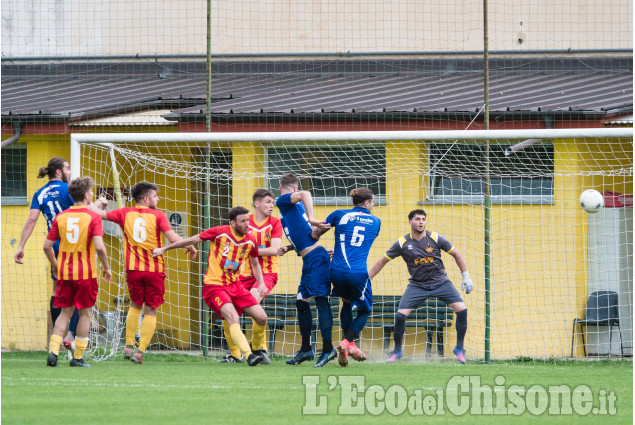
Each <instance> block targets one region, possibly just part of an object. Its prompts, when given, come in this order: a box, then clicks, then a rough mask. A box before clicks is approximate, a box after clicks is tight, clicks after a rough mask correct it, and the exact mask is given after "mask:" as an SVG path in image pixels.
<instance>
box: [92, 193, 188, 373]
mask: <svg viewBox="0 0 635 425" xmlns="http://www.w3.org/2000/svg"><path fill="white" fill-rule="evenodd" d="M131 193H132V197H133V198H134V200H135V206H134V207H133V208H129V207H124V208H118V209H116V210H113V211H102V210H97V209H93V211H95V212H96V213H98V214H99V215H100V217H101V218H102V219H104V220H109V221H112V222H114V223H117V224H118V225H119V227H121V230H122V231H123V236H124V258H125V267H126V280H127V282H128V291H129V292H130V309H128V316H127V318H126V346H125V347H124V349H123V357H124V359H126V360H131V361H132V362H134V363H136V364H142V363H143V354H144V353H145V351H146V349H147V348H148V344H150V341H151V340H152V336H153V335H154V331H155V330H156V326H157V309H158V308H159V306H161V305H162V304H163V303H164V302H165V260H164V258H163V256H158V257H157V258H152V250H153V249H155V248H160V247H161V233H163V234H164V235H165V237H166V239H167V240H169V241H170V242H171V243H174V242H178V241H180V240H182V239H183V238H181V237H180V236H179V235H177V234H176V232H175V231H174V230H172V227H170V223H168V219H167V217H166V216H165V213H163V211H159V210H157V209H156V208H157V204H158V203H159V195H158V188H157V186H156V185H154V184H152V183H148V182H140V183H137V184H135V185H134V186H133V187H132V191H131ZM185 249H186V251H189V253H190V258H191V259H194V258H196V248H194V247H193V246H186V248H185ZM142 310H143V320H142V321H141V331H140V333H141V338H140V340H139V347H138V348H137V350H136V351H135V349H134V342H135V341H134V338H135V332H136V330H137V327H138V326H139V317H140V316H141V311H142Z"/></svg>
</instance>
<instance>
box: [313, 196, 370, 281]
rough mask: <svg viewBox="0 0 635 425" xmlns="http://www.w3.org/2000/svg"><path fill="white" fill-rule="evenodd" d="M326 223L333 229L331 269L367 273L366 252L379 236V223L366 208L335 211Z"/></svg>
mask: <svg viewBox="0 0 635 425" xmlns="http://www.w3.org/2000/svg"><path fill="white" fill-rule="evenodd" d="M326 222H327V223H329V224H330V225H331V226H332V227H335V249H334V252H333V259H332V260H331V268H336V269H340V270H348V271H357V272H367V271H368V269H367V265H366V261H367V260H368V252H369V251H370V247H371V246H372V245H373V242H374V241H375V238H376V237H377V235H378V234H379V228H380V227H381V221H380V220H379V219H378V218H377V217H375V216H374V215H372V214H371V213H369V212H368V210H367V209H366V208H361V207H355V208H353V209H350V210H335V211H333V212H332V213H331V214H330V215H329V216H328V217H327V218H326Z"/></svg>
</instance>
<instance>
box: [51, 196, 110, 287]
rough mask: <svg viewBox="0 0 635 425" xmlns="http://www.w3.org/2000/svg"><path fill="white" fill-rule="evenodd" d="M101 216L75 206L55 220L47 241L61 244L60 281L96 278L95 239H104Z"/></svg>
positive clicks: (58, 260) (57, 216) (58, 257)
mask: <svg viewBox="0 0 635 425" xmlns="http://www.w3.org/2000/svg"><path fill="white" fill-rule="evenodd" d="M103 235H104V229H103V226H102V223H101V217H99V215H98V214H95V213H94V212H92V211H90V210H89V209H88V208H85V207H75V206H72V207H70V208H68V209H66V210H64V211H62V212H61V213H59V214H58V215H56V216H55V218H54V219H53V224H52V225H51V230H50V231H49V233H48V235H47V236H46V238H47V239H48V240H50V241H57V240H59V241H60V249H59V253H58V255H57V269H58V273H59V275H58V278H59V279H62V280H82V279H91V278H96V277H97V264H96V262H95V242H94V241H93V236H103Z"/></svg>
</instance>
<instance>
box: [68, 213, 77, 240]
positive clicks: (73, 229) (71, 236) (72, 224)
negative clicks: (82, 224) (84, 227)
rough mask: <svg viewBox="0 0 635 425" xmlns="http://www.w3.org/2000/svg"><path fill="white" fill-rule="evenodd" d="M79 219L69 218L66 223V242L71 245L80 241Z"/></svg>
mask: <svg viewBox="0 0 635 425" xmlns="http://www.w3.org/2000/svg"><path fill="white" fill-rule="evenodd" d="M77 223H79V217H68V220H67V221H66V240H67V241H68V242H70V243H77V241H78V240H79V226H78V225H77Z"/></svg>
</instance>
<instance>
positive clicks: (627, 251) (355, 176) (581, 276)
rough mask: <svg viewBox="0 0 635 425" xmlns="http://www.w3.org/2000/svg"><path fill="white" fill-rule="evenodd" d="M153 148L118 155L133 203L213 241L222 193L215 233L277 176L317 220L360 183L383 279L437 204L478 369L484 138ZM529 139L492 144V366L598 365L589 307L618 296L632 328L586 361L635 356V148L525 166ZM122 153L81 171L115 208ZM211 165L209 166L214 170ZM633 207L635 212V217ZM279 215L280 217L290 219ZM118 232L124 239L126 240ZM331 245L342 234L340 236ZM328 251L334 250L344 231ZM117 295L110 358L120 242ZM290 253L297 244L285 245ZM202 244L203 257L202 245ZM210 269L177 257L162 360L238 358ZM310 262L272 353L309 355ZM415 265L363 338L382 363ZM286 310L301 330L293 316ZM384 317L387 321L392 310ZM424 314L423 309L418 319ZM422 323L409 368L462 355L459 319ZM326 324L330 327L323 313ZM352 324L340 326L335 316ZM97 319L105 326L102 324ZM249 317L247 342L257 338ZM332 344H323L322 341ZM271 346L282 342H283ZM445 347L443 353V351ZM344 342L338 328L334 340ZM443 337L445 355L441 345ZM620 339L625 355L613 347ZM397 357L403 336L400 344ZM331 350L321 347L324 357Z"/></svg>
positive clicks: (433, 223)
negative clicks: (138, 189)
mask: <svg viewBox="0 0 635 425" xmlns="http://www.w3.org/2000/svg"><path fill="white" fill-rule="evenodd" d="M178 138H179V136H178V135H174V140H175V141H177V143H174V142H170V143H162V142H145V143H139V142H138V143H133V142H129V143H114V144H112V145H111V146H112V147H113V149H114V152H115V160H116V167H117V169H118V171H119V174H120V180H121V187H122V188H123V194H124V200H125V201H126V202H125V204H126V205H127V206H130V205H132V202H131V200H130V199H129V198H128V196H127V194H128V189H129V188H131V187H132V186H133V185H134V184H135V183H136V182H139V181H142V180H146V181H150V182H153V183H155V184H156V185H158V186H159V196H160V198H161V201H160V203H159V208H160V209H162V210H163V211H165V212H166V214H167V215H168V218H169V219H170V221H171V223H172V225H173V226H174V228H175V230H176V231H177V233H179V234H181V235H182V236H184V237H187V236H191V235H194V234H196V233H198V232H200V231H202V230H203V229H204V228H203V225H204V223H205V217H204V214H205V213H206V211H207V210H206V208H205V202H206V197H205V195H206V194H207V193H209V194H210V205H209V222H210V224H211V225H212V226H215V225H220V224H226V222H227V219H226V214H227V210H228V208H230V207H232V206H236V205H242V206H245V207H247V208H250V207H251V195H252V193H253V191H254V190H256V189H258V188H260V187H265V188H267V189H271V190H272V191H274V193H276V194H277V187H278V178H279V177H280V176H281V175H282V174H283V173H285V172H290V171H291V172H295V173H296V174H298V176H299V177H300V179H301V184H302V189H306V190H311V192H312V193H313V196H314V199H315V204H316V208H315V216H316V217H317V218H325V217H326V216H327V215H328V214H329V213H330V212H331V211H332V210H334V209H337V208H347V207H350V203H349V202H348V198H347V194H348V192H349V191H350V189H351V188H353V187H360V186H366V187H369V188H371V189H372V190H373V192H374V193H375V194H376V197H377V201H378V202H377V204H378V205H376V207H375V209H374V210H373V213H374V214H375V215H377V216H378V217H379V218H380V219H381V220H382V229H381V233H380V235H379V237H378V239H377V240H376V241H375V244H374V246H373V248H372V250H371V253H370V256H369V262H368V264H369V267H370V266H371V265H372V264H373V263H374V262H375V261H376V260H377V259H379V258H380V257H381V256H382V255H383V253H384V252H385V251H386V250H387V249H388V248H389V247H390V245H391V244H392V243H393V242H394V241H395V240H396V239H397V238H399V237H400V236H402V235H404V234H406V233H408V231H409V227H408V220H407V214H408V212H409V211H411V210H412V209H416V208H423V209H425V211H426V212H427V214H428V227H427V228H428V229H429V230H433V231H437V232H438V233H439V234H441V235H443V236H445V237H446V238H447V239H449V240H450V241H451V242H452V243H453V244H454V246H455V247H456V249H458V250H460V252H461V253H462V254H463V256H464V258H465V259H466V261H467V264H468V268H469V270H470V273H471V275H472V278H473V280H474V282H475V283H476V286H475V289H474V291H473V292H472V293H471V294H470V295H467V296H464V300H465V302H466V304H467V306H468V311H469V317H468V331H467V336H466V348H467V350H468V355H469V356H470V357H473V358H474V357H477V358H483V357H484V350H485V337H484V335H485V326H486V324H485V317H486V307H485V295H486V293H485V272H484V267H485V266H484V264H485V261H484V218H485V208H484V205H483V191H484V180H483V175H484V170H485V166H484V164H485V160H484V149H485V148H484V146H485V144H484V142H482V141H463V140H449V141H448V140H438V141H424V142H420V141H419V142H413V141H385V142H377V141H372V142H370V141H363V140H358V141H346V142H320V141H314V142H310V141H307V142H302V143H299V142H296V143H290V142H282V141H280V142H275V141H267V142H262V141H253V142H234V143H229V142H227V143H219V142H211V143H205V142H188V143H178ZM518 142H520V140H500V139H491V140H490V142H489V151H490V167H489V168H490V193H491V201H492V208H491V211H490V213H491V229H490V232H491V233H490V235H489V238H490V240H491V258H490V264H491V276H490V286H491V305H490V310H489V311H490V313H489V319H490V325H491V346H490V347H491V357H492V358H515V357H524V356H528V357H533V358H539V359H547V358H551V357H567V356H569V355H570V353H571V352H572V351H573V353H574V355H575V356H580V355H582V354H583V345H582V339H581V335H580V334H579V332H580V329H579V327H578V328H577V331H576V333H577V335H576V337H575V339H574V341H573V344H572V341H571V338H572V331H573V321H574V319H575V318H583V317H584V314H585V306H586V304H587V299H588V298H589V296H590V295H591V294H592V293H594V292H596V291H613V292H615V293H616V294H617V297H618V303H619V305H618V307H617V308H618V310H619V317H617V318H618V319H619V330H618V328H617V327H614V329H613V330H612V331H611V332H609V330H608V328H606V327H595V326H593V327H588V328H587V329H586V349H587V351H588V352H590V353H592V354H614V355H618V354H622V353H624V354H631V353H632V337H631V333H632V280H633V279H632V278H633V273H632V264H633V263H632V196H630V197H628V196H619V194H631V193H632V190H633V181H632V167H633V147H632V146H633V145H632V138H623V139H618V138H602V139H598V138H563V139H542V140H540V141H536V142H534V143H529V144H528V145H527V146H524V149H521V150H518V151H517V152H515V153H512V154H511V155H509V156H508V155H505V150H507V149H508V148H510V147H512V146H517V144H518ZM109 149H110V146H109V145H100V144H82V145H81V155H82V161H81V164H82V166H81V170H80V171H79V172H80V173H81V174H82V175H90V176H92V177H93V178H95V179H96V181H97V185H98V187H99V189H98V192H100V191H101V192H102V193H105V194H106V195H107V196H108V197H110V198H111V199H112V197H113V191H112V188H113V187H114V182H113V173H112V162H111V159H110V155H109ZM206 158H207V161H206ZM588 188H594V189H597V190H598V191H600V192H603V193H604V194H605V198H606V200H607V206H606V207H605V208H603V209H602V210H601V211H600V212H599V213H597V214H588V213H586V212H584V211H583V210H582V209H581V208H580V206H579V204H578V197H579V195H580V193H581V192H582V191H583V190H585V189H588ZM625 205H626V207H625ZM274 215H276V216H279V213H278V211H277V209H276V210H275V211H274ZM109 233H113V234H115V232H114V231H110V232H109ZM331 233H332V232H331ZM331 233H329V234H327V235H326V236H325V237H324V238H323V239H322V243H323V245H325V246H326V247H327V248H330V247H332V246H333V240H332V234H331ZM105 240H106V243H107V245H108V248H109V253H110V255H111V260H112V263H113V271H114V276H115V279H114V283H112V284H110V285H106V284H104V283H103V282H102V284H101V289H100V295H99V300H98V304H97V306H96V311H97V313H96V314H95V317H96V318H97V317H100V318H101V324H102V326H101V328H99V329H98V328H97V327H94V328H93V333H92V335H93V341H96V342H97V343H98V345H99V346H100V347H108V349H107V350H105V351H103V350H102V349H101V348H100V349H98V350H94V351H93V352H94V354H95V355H99V356H101V357H107V356H109V355H112V354H113V353H114V352H115V350H116V349H117V348H120V347H121V344H122V339H121V338H122V334H123V329H124V327H125V324H124V320H125V312H126V311H127V302H128V294H127V289H126V286H125V273H124V270H123V269H122V268H120V266H119V264H121V263H122V259H121V255H122V254H121V238H120V236H118V235H116V234H115V235H114V236H106V237H105ZM283 243H286V240H283ZM199 248H202V247H199ZM204 263H205V260H204V259H202V258H201V257H199V260H198V261H197V262H194V263H193V262H190V261H189V260H188V259H187V258H186V256H185V255H184V254H183V253H182V252H175V251H170V252H169V254H168V255H167V258H166V265H167V275H168V276H167V280H166V290H167V293H166V303H165V304H164V305H163V306H161V307H160V308H159V314H158V321H157V333H156V336H155V338H154V339H153V341H152V344H151V347H150V348H151V349H159V348H162V349H170V350H175V351H192V350H193V351H194V352H198V353H200V352H202V350H203V348H209V350H211V351H210V352H211V353H220V352H223V350H224V346H223V339H222V328H221V327H220V326H219V325H218V323H217V320H216V319H217V318H216V317H212V318H211V322H210V316H209V314H208V312H207V309H206V308H205V306H204V304H203V302H202V301H201V298H200V290H201V276H202V273H203V270H204V267H205V264H204ZM444 263H445V267H446V270H447V271H448V275H449V277H450V279H451V280H452V281H453V283H454V284H455V285H456V286H457V287H460V282H461V278H460V273H459V270H458V267H457V266H456V264H455V263H454V261H453V259H452V257H450V256H445V254H444ZM300 270H301V259H300V258H299V257H296V256H294V255H287V256H285V257H282V258H281V259H280V280H279V282H278V285H277V286H276V288H275V289H274V291H273V293H272V294H274V296H273V297H272V301H271V303H273V302H274V300H275V303H276V305H275V308H273V310H272V311H275V314H270V318H271V323H274V321H275V323H276V324H277V326H276V333H275V341H274V344H273V345H272V347H273V350H274V352H275V353H277V354H292V353H293V352H294V351H295V350H297V349H298V346H299V333H298V329H297V326H295V304H294V303H293V304H291V303H289V304H288V305H287V304H285V302H286V298H285V296H288V297H294V295H295V293H296V289H297V285H298V282H299V278H300ZM407 279H408V275H407V271H406V267H405V264H404V263H403V262H402V261H401V260H400V259H397V260H396V261H393V262H391V263H389V264H388V265H387V266H386V267H385V268H384V270H383V271H382V272H381V273H380V274H379V275H378V276H377V277H376V278H375V279H374V281H373V292H374V293H375V297H376V302H379V304H376V305H375V308H376V315H377V317H375V319H372V320H371V321H370V322H369V326H368V327H367V328H366V329H365V330H364V331H363V332H362V334H361V338H360V344H361V347H362V349H364V350H365V351H366V352H367V354H369V355H370V356H371V358H374V359H383V356H384V355H385V352H386V346H385V345H386V344H385V342H386V341H387V340H386V336H390V332H391V326H392V324H393V313H394V311H392V310H390V309H389V308H387V307H385V305H387V304H388V303H389V302H391V300H394V299H396V300H397V301H398V299H399V297H400V296H401V294H402V293H403V291H404V289H405V287H406V284H407ZM284 309H286V322H285V323H283V322H282V321H280V320H281V319H280V317H279V316H280V312H281V311H282V310H284ZM383 313H385V314H383ZM413 314H414V313H413ZM420 319H421V318H420V317H418V316H417V317H415V316H411V318H410V319H409V321H408V322H407V323H408V327H407V329H406V336H405V340H404V350H405V354H406V356H414V358H416V359H423V358H424V357H426V356H429V355H432V356H438V355H439V354H438V353H439V352H442V353H444V354H445V356H448V355H451V350H452V348H453V346H454V343H455V328H454V315H446V316H435V317H434V320H440V322H435V323H437V325H438V326H437V327H435V326H431V324H430V320H429V319H430V317H427V319H428V320H427V321H424V320H422V319H421V320H420ZM314 320H315V321H317V317H316V314H315V311H314ZM336 321H337V318H336ZM94 323H95V324H96V323H98V321H97V320H95V321H94ZM250 327H251V324H250V321H247V322H246V325H245V330H246V331H247V334H249V332H250ZM317 335H319V333H318V334H317ZM269 336H270V335H269V334H268V338H269ZM439 336H442V337H443V341H440V342H441V344H440V347H439V346H438V344H437V342H439V341H437V339H438V337H439ZM340 337H341V334H340V330H339V326H337V322H336V326H335V327H334V336H333V339H334V340H338V338H340ZM428 338H431V341H430V342H431V344H430V342H429V341H428ZM609 338H610V344H609ZM388 342H389V346H390V347H392V339H391V338H390V339H389V340H388ZM319 345H320V344H319V338H318V346H319Z"/></svg>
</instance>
